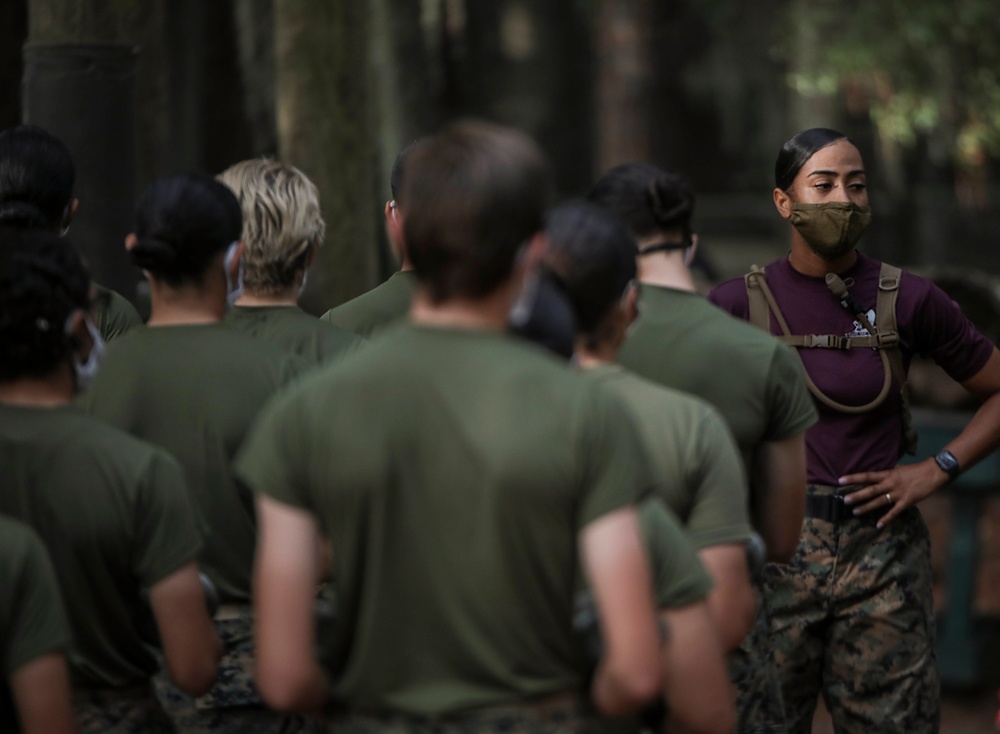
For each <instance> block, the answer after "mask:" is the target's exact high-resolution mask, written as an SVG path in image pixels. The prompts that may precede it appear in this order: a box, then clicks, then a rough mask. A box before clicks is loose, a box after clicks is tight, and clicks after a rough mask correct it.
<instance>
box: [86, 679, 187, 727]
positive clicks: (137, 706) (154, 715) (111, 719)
mask: <svg viewBox="0 0 1000 734" xmlns="http://www.w3.org/2000/svg"><path fill="white" fill-rule="evenodd" d="M73 712H74V713H75V714H76V722H77V725H78V726H79V727H80V732H81V734H146V732H149V734H174V732H176V729H174V725H173V722H171V720H170V717H169V716H167V713H166V712H165V711H164V710H163V706H161V705H160V702H159V701H157V700H156V696H155V695H154V693H153V689H152V687H151V686H138V687H136V688H130V689H125V690H122V689H117V690H115V689H109V690H99V691H79V690H78V691H74V692H73Z"/></svg>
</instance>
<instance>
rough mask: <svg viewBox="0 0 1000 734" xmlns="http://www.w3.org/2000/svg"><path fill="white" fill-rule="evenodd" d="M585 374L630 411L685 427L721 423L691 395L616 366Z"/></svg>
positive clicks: (704, 402)
mask: <svg viewBox="0 0 1000 734" xmlns="http://www.w3.org/2000/svg"><path fill="white" fill-rule="evenodd" d="M584 374H586V375H588V376H591V377H592V378H593V379H595V380H596V381H598V382H600V383H602V384H604V385H606V386H607V388H608V389H609V390H611V391H612V392H613V393H614V394H615V395H616V396H617V397H619V398H621V400H622V401H623V402H624V403H625V405H626V406H627V407H628V408H629V409H633V410H637V411H639V412H640V413H643V414H646V413H649V414H654V415H658V416H662V417H667V418H670V419H672V420H674V421H675V422H677V423H680V424H683V425H685V426H695V425H700V424H701V423H703V422H705V421H712V420H718V421H720V422H721V421H722V416H721V414H720V413H719V411H718V410H717V409H716V408H715V407H714V406H713V405H712V404H711V403H709V402H708V401H707V400H704V399H702V398H700V397H698V396H697V395H694V394H692V393H688V392H684V391H683V390H678V389H676V388H673V387H670V386H668V385H664V384H663V383H660V382H654V381H653V380H649V379H647V378H645V377H642V376H641V375H638V374H636V373H635V372H632V371H631V370H628V369H626V368H624V367H621V366H619V365H613V366H610V365H608V366H605V367H604V368H598V369H594V370H584Z"/></svg>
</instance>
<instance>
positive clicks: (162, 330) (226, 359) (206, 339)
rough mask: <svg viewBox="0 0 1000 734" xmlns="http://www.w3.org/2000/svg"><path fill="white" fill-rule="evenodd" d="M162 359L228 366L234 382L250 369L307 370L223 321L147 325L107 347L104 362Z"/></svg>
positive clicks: (300, 361) (298, 361)
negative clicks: (187, 360) (231, 371)
mask: <svg viewBox="0 0 1000 734" xmlns="http://www.w3.org/2000/svg"><path fill="white" fill-rule="evenodd" d="M164 359H170V360H176V359H189V360H191V362H192V364H202V365H203V366H212V367H213V368H219V369H221V368H225V367H231V368H232V369H233V370H234V372H233V373H232V377H233V378H234V379H237V378H238V375H239V374H240V373H244V372H247V371H248V370H249V368H251V367H253V368H256V369H268V368H269V369H271V370H275V371H278V372H282V373H284V372H286V371H287V372H292V373H298V372H299V371H301V370H302V369H304V368H306V367H308V364H307V363H306V361H305V360H303V359H302V358H301V357H298V356H297V355H294V354H290V353H289V352H288V351H287V350H285V349H283V348H281V347H279V346H277V345H275V344H272V343H270V342H268V341H266V340H263V339H256V338H254V337H252V336H250V335H248V334H244V333H242V332H240V331H238V330H237V329H232V328H230V327H228V326H226V325H225V323H224V322H220V323H211V324H180V325H164V326H147V327H146V328H144V329H136V330H133V331H131V332H129V333H128V334H126V335H125V336H123V337H122V338H121V339H118V340H116V341H115V343H114V344H110V345H108V350H107V357H106V362H107V363H108V364H116V363H118V362H125V361H132V360H140V361H146V362H161V361H162V360H164ZM102 370H103V367H102ZM98 379H100V373H99V374H98Z"/></svg>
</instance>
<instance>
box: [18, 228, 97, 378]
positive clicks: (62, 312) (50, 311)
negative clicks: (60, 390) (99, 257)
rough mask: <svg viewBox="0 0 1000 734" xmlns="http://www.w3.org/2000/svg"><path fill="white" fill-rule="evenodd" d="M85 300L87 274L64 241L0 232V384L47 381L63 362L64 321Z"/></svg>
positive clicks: (66, 346) (68, 345)
mask: <svg viewBox="0 0 1000 734" xmlns="http://www.w3.org/2000/svg"><path fill="white" fill-rule="evenodd" d="M89 296H90V275H89V274H88V273H87V268H86V266H85V265H84V264H83V260H82V259H81V257H80V254H79V252H77V249H76V248H75V247H74V246H73V245H72V244H71V243H70V242H68V241H67V240H66V239H65V238H63V237H59V236H57V235H56V234H55V233H54V232H51V231H47V230H42V229H26V230H15V229H11V228H0V382H10V381H13V380H17V379H20V378H24V377H28V378H33V377H45V376H47V375H49V374H51V373H52V372H53V371H55V370H56V369H57V368H58V367H59V366H60V365H62V364H65V363H67V362H68V361H69V360H70V358H71V355H72V352H73V343H72V339H71V338H70V336H69V335H68V334H67V333H66V322H67V320H68V319H69V317H70V315H71V314H72V313H73V312H74V311H76V310H77V309H87V308H88V306H89V304H90V297H89Z"/></svg>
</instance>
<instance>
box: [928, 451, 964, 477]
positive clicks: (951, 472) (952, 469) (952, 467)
mask: <svg viewBox="0 0 1000 734" xmlns="http://www.w3.org/2000/svg"><path fill="white" fill-rule="evenodd" d="M933 459H934V463H935V464H937V467H938V469H940V470H941V471H942V472H944V473H945V475H946V477H947V479H946V480H945V483H946V484H947V483H950V482H953V481H955V480H956V479H958V475H959V474H961V473H962V469H961V466H960V465H959V463H958V459H956V458H955V455H954V454H953V453H951V452H950V451H948V449H943V450H942V451H938V452H937V453H936V454H934V456H933Z"/></svg>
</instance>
